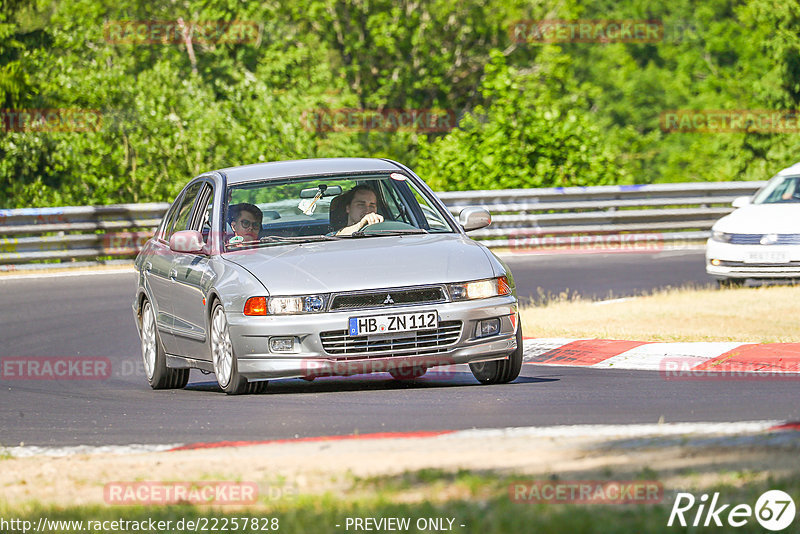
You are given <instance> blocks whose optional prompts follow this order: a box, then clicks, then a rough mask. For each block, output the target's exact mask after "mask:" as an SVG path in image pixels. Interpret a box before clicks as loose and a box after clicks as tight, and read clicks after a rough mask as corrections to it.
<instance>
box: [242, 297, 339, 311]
mask: <svg viewBox="0 0 800 534" xmlns="http://www.w3.org/2000/svg"><path fill="white" fill-rule="evenodd" d="M327 301H328V296H327V295H307V296H302V297H250V298H249V299H247V302H246V303H245V305H244V314H245V315H289V314H295V313H315V312H321V311H325V308H326V304H327Z"/></svg>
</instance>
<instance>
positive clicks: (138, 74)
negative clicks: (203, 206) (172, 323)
mask: <svg viewBox="0 0 800 534" xmlns="http://www.w3.org/2000/svg"><path fill="white" fill-rule="evenodd" d="M545 18H551V19H552V18H555V19H562V20H575V19H594V20H614V19H616V20H624V19H627V20H631V19H634V20H641V19H649V20H658V21H661V22H662V23H663V26H664V30H665V32H664V33H665V35H664V39H663V40H662V41H660V42H656V43H606V44H603V43H578V42H575V43H559V44H541V43H517V42H513V40H512V38H511V36H510V34H509V31H508V30H509V28H510V27H511V25H512V23H513V22H515V21H518V20H523V19H529V20H541V19H545ZM124 21H127V22H129V23H130V22H132V21H133V22H135V21H173V22H175V21H183V23H185V24H188V23H192V22H199V23H209V22H211V23H217V22H218V23H226V22H227V23H235V22H239V23H244V24H248V25H249V26H248V27H249V28H255V31H254V32H253V33H251V34H247V37H248V38H247V39H245V40H244V42H235V41H214V40H211V41H208V40H206V41H204V40H203V39H201V38H199V37H193V38H192V40H191V43H190V42H189V41H188V40H186V39H183V38H181V39H178V41H177V42H168V43H160V42H150V43H146V42H145V43H143V42H138V43H131V42H127V43H126V42H117V41H115V40H114V39H112V38H110V36H111V35H112V34H113V32H112V30H113V28H115V27H119V26H120V24H123V23H124ZM115 25H116V26H115ZM798 29H800V4H798V2H797V1H796V0H792V1H791V2H775V1H774V0H705V1H701V0H675V1H673V2H669V3H662V4H658V3H652V2H646V1H644V0H622V1H618V0H614V1H612V0H600V1H592V2H589V1H588V0H566V1H564V2H560V3H558V5H557V7H553V6H551V5H549V4H548V5H545V3H541V2H527V1H522V0H511V1H501V0H469V1H466V2H461V3H456V4H453V3H452V2H448V1H444V0H423V1H421V2H415V3H407V2H400V3H398V2H394V1H390V0H377V1H370V2H360V1H357V2H353V1H344V0H298V1H297V2H293V3H286V2H266V3H256V2H248V3H242V2H234V1H232V0H211V1H208V0H202V1H201V0H186V1H184V2H181V3H178V4H176V3H174V2H172V1H167V0H154V1H152V2H139V1H138V0H137V1H134V0H114V1H111V0H4V1H3V3H2V4H0V100H2V108H3V109H6V110H36V109H38V110H48V109H50V110H52V109H60V110H68V111H71V112H80V110H94V111H93V112H96V113H99V114H101V115H102V123H101V125H100V127H99V128H97V129H89V131H36V130H30V131H14V128H9V127H8V126H6V128H4V131H2V132H0V207H24V206H45V205H59V204H61V205H64V204H79V205H81V204H105V203H114V202H142V201H163V200H169V199H171V197H172V196H173V195H174V194H175V192H176V191H177V190H179V189H180V188H181V186H182V185H183V184H185V183H186V181H187V180H188V179H189V178H191V177H192V176H195V175H197V174H199V173H201V172H204V171H207V170H211V169H215V168H222V167H226V166H232V165H240V164H246V163H256V162H259V161H270V160H280V159H290V158H305V157H327V156H331V157H335V156H374V157H390V158H394V159H397V160H400V161H403V162H404V163H407V164H410V165H411V166H412V167H414V168H416V169H418V170H419V172H420V174H421V175H422V176H423V177H424V178H426V179H428V180H429V181H430V182H431V184H432V185H433V186H434V187H435V188H437V189H471V188H481V189H483V188H513V187H537V186H570V185H595V184H611V183H631V182H635V183H650V182H663V181H704V180H737V179H764V178H767V177H768V176H770V175H771V174H773V173H774V172H775V171H777V170H778V169H780V168H783V167H785V166H787V165H789V164H791V163H794V162H795V160H796V159H797V154H798V152H800V150H799V149H800V135H797V134H794V133H763V132H762V133H756V132H748V133H743V132H737V133H706V134H703V133H673V132H666V131H663V130H662V128H661V125H660V122H659V121H660V117H661V115H662V113H663V112H665V111H668V110H683V109H694V110H714V109H727V110H736V109H763V110H793V109H797V108H798V107H800V59H799V58H800V31H798ZM340 108H367V109H375V110H386V109H396V110H403V109H431V108H438V109H445V110H449V111H451V112H453V113H454V114H455V115H457V116H458V117H459V119H460V121H459V124H458V126H457V128H455V129H453V130H452V131H450V132H449V133H447V132H443V133H425V132H413V131H397V132H392V131H388V132H387V131H374V130H373V131H367V132H352V131H351V132H324V131H315V130H314V129H313V127H312V126H311V125H310V124H309V121H308V120H307V117H308V116H309V113H313V112H314V111H315V110H320V109H329V110H334V109H340Z"/></svg>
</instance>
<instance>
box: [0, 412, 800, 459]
mask: <svg viewBox="0 0 800 534" xmlns="http://www.w3.org/2000/svg"><path fill="white" fill-rule="evenodd" d="M787 431H788V432H792V434H789V435H787V437H790V438H791V439H792V440H793V442H794V440H796V436H795V434H794V433H795V432H800V423H798V422H786V421H778V420H767V421H742V422H728V423H712V422H701V423H657V424H623V425H563V426H539V427H535V426H532V427H511V428H479V429H469V430H435V431H419V432H378V433H374V434H346V435H338V436H336V435H334V436H312V437H295V438H288V439H272V440H263V441H252V440H249V441H218V442H208V443H189V444H175V443H173V444H164V445H119V446H118V445H107V446H98V447H93V446H87V445H82V446H73V447H38V446H21V447H8V448H5V449H0V450H2V452H3V453H5V454H7V455H9V456H11V457H14V458H27V457H34V456H53V457H63V456H73V455H96V454H115V455H122V454H142V453H148V452H178V451H196V450H205V449H216V448H223V447H250V446H255V445H283V444H289V445H299V444H303V443H325V442H327V443H330V442H337V441H378V440H387V439H430V440H450V439H457V440H463V439H478V440H482V439H495V438H501V439H504V438H509V439H510V438H565V439H568V438H593V439H594V438H596V439H615V438H651V437H668V436H685V437H704V436H719V437H725V436H752V437H754V438H758V437H759V436H762V437H763V436H768V435H772V434H774V433H776V432H787Z"/></svg>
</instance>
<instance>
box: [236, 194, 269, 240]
mask: <svg viewBox="0 0 800 534" xmlns="http://www.w3.org/2000/svg"><path fill="white" fill-rule="evenodd" d="M228 210H229V216H228V220H229V221H230V224H231V229H233V233H234V236H238V237H241V238H242V240H241V241H240V242H247V241H258V235H259V233H261V221H262V219H263V215H262V214H261V210H260V209H258V206H256V205H254V204H249V203H247V202H242V203H240V204H233V205H232V206H229V208H228ZM237 241H239V240H238V239H237Z"/></svg>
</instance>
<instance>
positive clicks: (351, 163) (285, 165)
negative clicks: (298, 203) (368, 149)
mask: <svg viewBox="0 0 800 534" xmlns="http://www.w3.org/2000/svg"><path fill="white" fill-rule="evenodd" d="M397 170H401V167H400V165H398V164H397V163H395V162H393V161H391V160H387V159H377V158H319V159H297V160H291V161H273V162H269V163H255V164H253V165H242V166H239V167H228V168H227V169H220V170H219V171H217V172H220V173H222V174H224V175H225V177H226V179H227V181H228V185H232V184H237V183H241V182H249V181H252V180H271V179H278V178H287V177H292V176H315V175H321V174H348V173H368V172H391V171H397Z"/></svg>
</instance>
